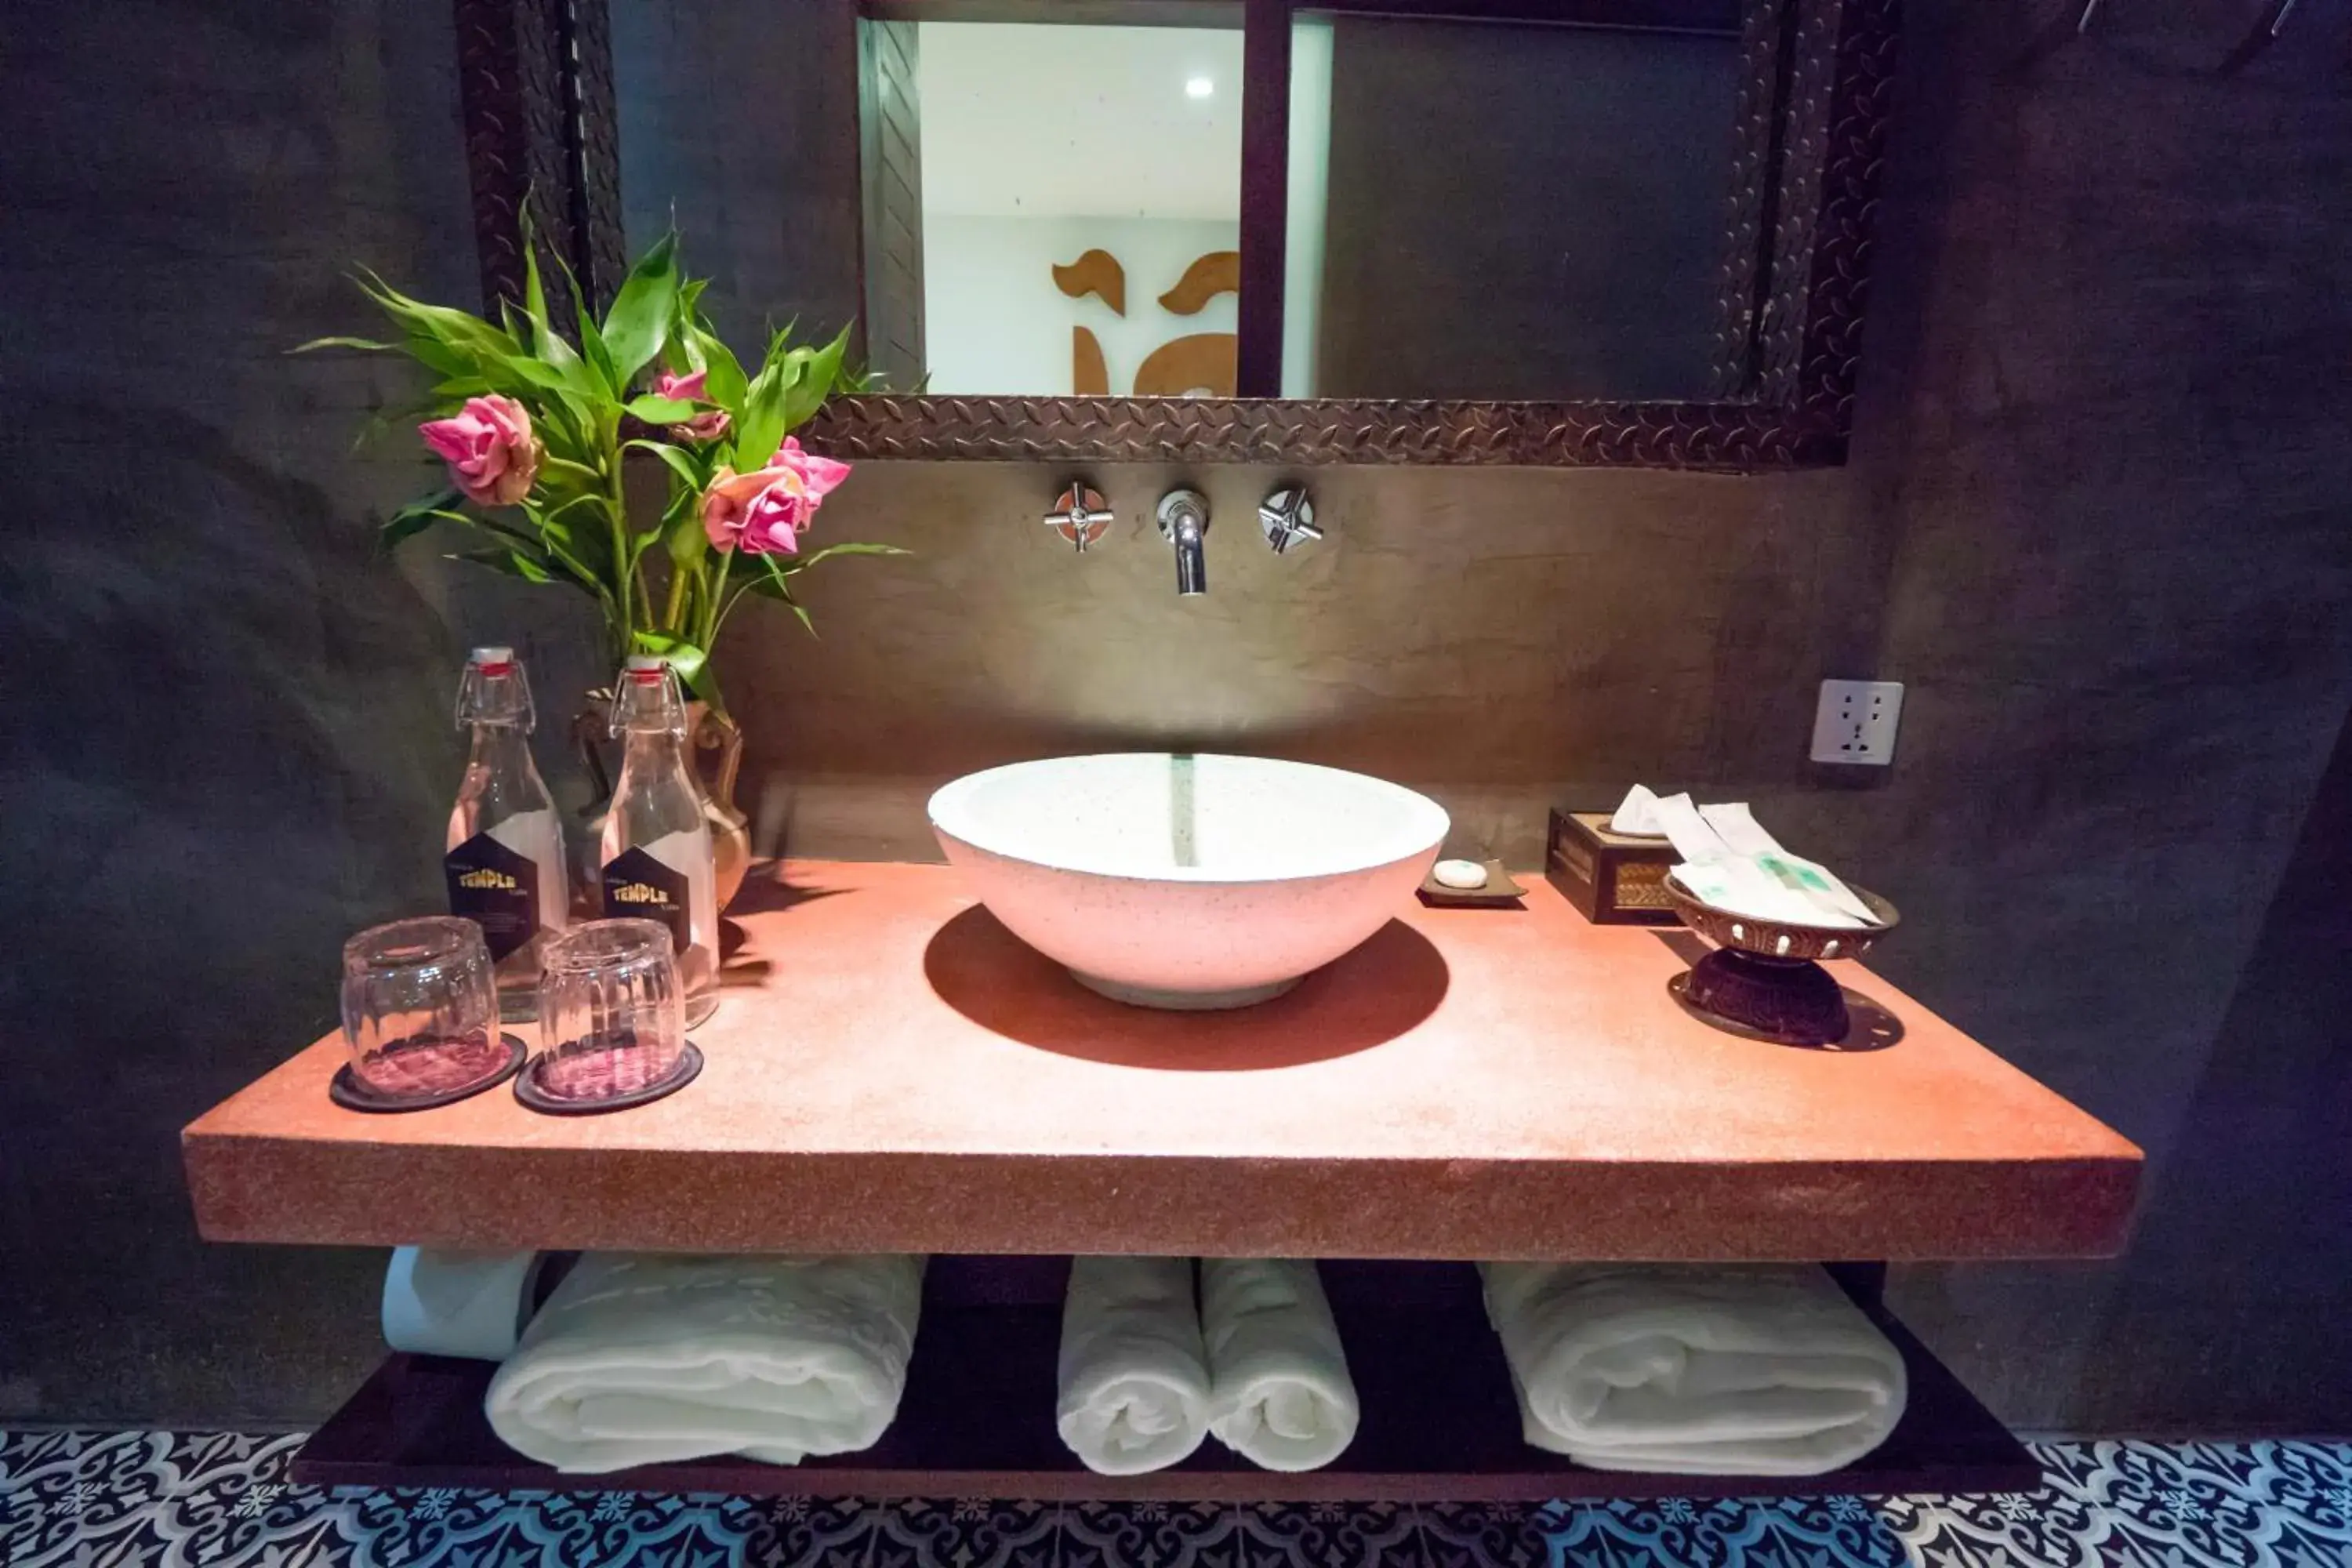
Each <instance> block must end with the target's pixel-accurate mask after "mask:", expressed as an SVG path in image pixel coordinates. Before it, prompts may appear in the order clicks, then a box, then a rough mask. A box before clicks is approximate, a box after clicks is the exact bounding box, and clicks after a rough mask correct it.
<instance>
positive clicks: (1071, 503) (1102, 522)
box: [1045, 479, 1111, 555]
mask: <svg viewBox="0 0 2352 1568" xmlns="http://www.w3.org/2000/svg"><path fill="white" fill-rule="evenodd" d="M1110 523H1111V515H1110V507H1109V505H1108V503H1107V502H1105V501H1104V500H1103V497H1102V491H1100V490H1098V489H1091V488H1090V487H1088V486H1087V485H1086V484H1085V483H1083V482H1082V481H1080V480H1077V479H1072V480H1071V481H1070V483H1069V486H1068V488H1067V489H1064V490H1063V491H1062V493H1061V494H1060V495H1058V496H1055V498H1054V510H1051V511H1049V512H1047V513H1046V514H1045V526H1046V527H1047V528H1050V529H1052V530H1053V531H1055V532H1056V533H1058V534H1060V535H1061V536H1062V537H1063V538H1064V539H1066V540H1068V541H1069V542H1071V543H1072V544H1073V545H1075V546H1076V548H1077V551H1078V553H1079V554H1081V555H1083V554H1085V553H1086V549H1087V545H1089V544H1092V543H1094V542H1096V541H1097V540H1098V539H1100V538H1101V537H1102V536H1103V534H1104V532H1105V531H1107V530H1108V529H1109V527H1110Z"/></svg>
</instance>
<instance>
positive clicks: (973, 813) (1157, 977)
mask: <svg viewBox="0 0 2352 1568" xmlns="http://www.w3.org/2000/svg"><path fill="white" fill-rule="evenodd" d="M930 816H931V827H932V830H933V831H934V832H935V833H936V834H937V835H938V836H939V841H940V848H942V849H943V850H945V851H946V852H947V858H948V859H949V861H950V864H952V865H955V866H957V867H959V868H961V869H962V870H963V872H964V873H965V874H966V875H967V876H969V877H970V878H971V884H972V889H973V890H974V891H975V892H977V893H978V894H979V895H980V899H981V901H982V903H985V904H986V905H987V906H988V908H989V910H990V911H991V912H992V913H993V914H994V915H995V916H996V918H997V919H998V920H1000V921H1003V922H1004V923H1005V925H1006V926H1007V927H1009V928H1010V929H1011V930H1012V931H1013V934H1014V935H1016V936H1018V937H1020V938H1021V939H1022V940H1023V941H1024V942H1027V943H1028V944H1029V945H1030V946H1032V947H1034V948H1035V949H1037V951H1039V952H1043V953H1045V955H1046V956H1047V957H1049V958H1052V959H1055V960H1056V961H1058V962H1059V963H1062V964H1063V965H1065V966H1066V967H1067V968H1068V970H1069V971H1070V973H1072V974H1073V975H1074V976H1076V978H1077V980H1078V981H1079V982H1080V983H1081V984H1085V985H1087V986H1090V987H1092V988H1093V989H1094V990H1096V991H1099V992H1101V993H1102V994H1104V995H1106V996H1110V997H1115V998H1117V999H1118V1000H1119V1001H1121V1002H1130V1003H1134V1004H1136V1005H1139V1006H1146V1007H1178V1008H1211V1007H1243V1006H1247V1005H1250V1004H1251V1003H1253V1002H1263V1001H1265V1000H1266V999H1268V998H1269V997H1273V996H1277V995H1280V994H1282V993H1283V992H1285V991H1287V990H1289V989H1290V987H1291V986H1293V985H1295V984H1297V983H1298V981H1299V980H1300V979H1301V978H1302V977H1303V976H1305V975H1306V974H1307V973H1308V972H1309V971H1311V970H1315V969H1318V968H1320V967H1322V966H1323V965H1324V964H1326V963H1330V962H1331V961H1332V960H1333V959H1335V958H1338V957H1339V955H1340V954H1342V953H1344V952H1348V951H1349V949H1350V948H1353V947H1355V946H1356V945H1357V944H1358V943H1360V942H1362V941H1363V940H1364V939H1365V938H1367V937H1369V936H1370V935H1371V934H1372V933H1373V932H1374V931H1378V930H1380V929H1381V926H1383V925H1385V924H1387V923H1388V921H1389V920H1390V919H1391V917H1392V916H1394V915H1395V914H1396V913H1397V912H1398V910H1401V909H1402V908H1405V907H1406V905H1407V900H1410V899H1411V897H1412V890H1413V889H1414V888H1416V887H1418V886H1419V885H1420V883H1421V879H1422V878H1423V877H1424V876H1425V875H1427V874H1428V871H1429V868H1430V866H1431V864H1432V863H1433V862H1434V861H1435V860H1436V858H1437V850H1438V847H1439V845H1440V844H1441V843H1442V842H1444V837H1445V833H1446V829H1447V827H1448V826H1449V823H1448V821H1447V818H1446V815H1445V812H1444V808H1443V807H1441V806H1439V805H1437V803H1436V802H1434V801H1433V800H1430V799H1428V798H1427V797H1426V796H1423V795H1417V794H1415V793H1414V792H1413V791H1412V790H1409V789H1406V788H1404V787H1403V786H1402V785H1399V784H1387V783H1384V782H1382V781H1381V780H1380V779H1375V778H1367V777H1366V776H1364V775H1363V774H1361V773H1346V772H1343V771H1341V770H1339V769H1338V768H1322V767H1313V766H1310V765H1308V764H1307V763H1284V762H1276V761H1273V760H1271V759H1268V758H1265V757H1231V756H1215V755H1205V754H1203V755H1191V754H1185V753H1173V754H1171V753H1169V752H1116V753H1111V754H1108V755H1102V756H1091V757H1055V758H1049V759H1045V760H1043V761H1039V762H1034V763H1013V765H1011V766H1009V767H1002V768H991V769H989V770H988V771H987V772H985V773H970V774H967V775H966V776H964V777H962V778H960V779H958V780H956V781H955V782H954V783H953V784H949V785H947V786H946V787H945V788H944V789H941V790H940V792H939V793H938V794H937V795H933V796H931V804H930Z"/></svg>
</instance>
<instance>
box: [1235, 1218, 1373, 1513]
mask: <svg viewBox="0 0 2352 1568" xmlns="http://www.w3.org/2000/svg"><path fill="white" fill-rule="evenodd" d="M1201 1333H1202V1340H1203V1341H1204V1342H1205V1343H1206V1345H1207V1347H1208V1352H1209V1386H1210V1394H1209V1430H1210V1431H1211V1432H1212V1433H1213V1434H1214V1435H1215V1436H1216V1438H1217V1440H1218V1441H1219V1442H1221V1443H1223V1445H1224V1446H1225V1447H1228V1448H1231V1449H1233V1450H1234V1452H1235V1453H1237V1454H1239V1455H1241V1456H1242V1457H1243V1458H1245V1459H1248V1460H1250V1461H1251V1462H1252V1463H1254V1464H1256V1465H1259V1466H1262V1467H1264V1468H1266V1469H1269V1470H1315V1469H1320V1468H1323V1467H1324V1466H1325V1465H1328V1464H1329V1463H1330V1462H1331V1461H1332V1460H1334V1459H1336V1458H1339V1455H1340V1454H1341V1453H1342V1452H1344V1451H1345V1450H1346V1448H1347V1447H1348V1445H1349V1443H1351V1442H1353V1441H1355V1437H1356V1424H1357V1421H1358V1420H1359V1419H1360V1416H1361V1415H1362V1409H1361V1407H1360V1405H1358V1404H1357V1403H1356V1385H1355V1383H1354V1382H1353V1380H1351V1379H1350V1378H1349V1376H1348V1357H1347V1355H1346V1353H1345V1352H1343V1351H1342V1350H1341V1349H1340V1348H1339V1328H1338V1326H1337V1325H1336V1324H1334V1323H1333V1322H1332V1321H1331V1303H1330V1301H1329V1300H1328V1298H1326V1297H1325V1296H1324V1294H1323V1280H1322V1277H1321V1276H1320V1275H1319V1274H1318V1273H1317V1271H1316V1268H1315V1264H1314V1262H1313V1261H1312V1260H1311V1259H1302V1258H1257V1259H1244V1258H1202V1259H1201Z"/></svg>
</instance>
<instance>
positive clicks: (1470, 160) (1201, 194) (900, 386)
mask: <svg viewBox="0 0 2352 1568" xmlns="http://www.w3.org/2000/svg"><path fill="white" fill-rule="evenodd" d="M1894 9H1895V0H1077V3H1065V4H1058V5H1047V4H1043V3H1041V0H866V4H863V5H861V4H858V3H856V0H803V3H801V4H797V5H793V6H791V7H789V8H788V10H778V9H777V8H775V7H773V6H761V5H752V4H751V3H750V0H567V3H565V4H562V5H557V4H553V3H552V0H459V5H458V10H459V13H460V28H459V34H460V45H461V61H462V63H463V64H464V66H465V71H464V77H463V82H464V87H465V100H466V112H467V124H468V132H469V133H468V140H467V147H468V155H469V161H470V163H471V165H472V170H471V172H472V174H473V178H474V186H475V194H476V209H477V227H478V236H479V238H480V240H481V242H482V251H483V262H484V277H485V287H486V289H488V291H490V292H491V293H492V294H493V295H497V294H500V293H511V292H512V291H513V290H514V289H517V288H519V286H520V285H519V273H520V258H519V256H518V255H517V254H516V247H515V241H514V240H513V238H512V235H513V232H514V224H513V219H514V216H515V215H516V214H517V212H518V211H519V210H520V206H521V205H522V204H523V203H524V201H525V200H526V199H528V200H529V201H530V203H531V205H533V207H534V209H535V210H536V212H537V213H538V215H539V228H540V232H541V234H542V235H544V236H545V237H546V239H547V243H548V244H549V246H550V247H551V249H556V250H559V251H561V252H562V254H563V255H564V257H565V258H567V259H568V260H570V261H571V262H572V265H573V267H574V268H575V270H577V271H578V272H579V273H580V275H581V276H582V278H583V286H584V287H586V288H588V289H590V290H591V291H592V292H596V291H601V290H604V289H609V288H610V287H611V286H612V283H613V281H614V279H616V278H617V274H618V271H619V266H620V257H621V256H622V254H623V253H624V251H625V248H626V247H625V244H624V239H623V234H622V230H623V228H624V226H627V227H629V228H632V229H634V228H635V227H638V226H642V225H645V224H647V223H652V224H658V223H659V222H661V221H664V218H665V216H666V215H665V212H664V209H663V208H662V207H661V206H660V205H659V196H660V195H661V193H665V192H666V193H668V199H669V200H670V202H671V203H672V204H673V205H674V207H675V210H677V212H678V213H679V214H680V215H681V216H680V219H679V221H680V222H681V223H682V224H685V225H686V226H687V228H688V235H687V237H688V253H689V254H692V255H694V256H696V257H697V258H698V262H699V263H700V264H702V265H705V266H711V265H712V258H709V256H708V255H707V247H708V246H709V243H710V241H711V239H712V238H713V237H715V238H716V240H717V242H718V243H719V247H721V248H731V249H733V250H734V251H735V252H736V254H735V255H734V256H732V257H727V256H722V257H719V258H717V265H716V266H715V267H713V270H714V271H715V272H716V273H718V274H719V277H720V278H721V279H723V280H724V281H723V282H722V284H721V285H719V286H715V287H714V294H717V293H718V292H719V289H720V288H725V289H730V290H731V291H732V295H733V297H734V298H735V300H737V302H738V303H739V304H740V306H741V307H742V308H743V309H744V310H746V311H747V312H764V313H765V314H767V315H770V316H772V317H773V318H774V319H777V320H782V319H783V318H784V317H786V316H788V315H795V314H797V315H799V316H800V317H801V319H802V320H803V323H804V324H816V323H825V324H829V322H830V321H838V320H841V319H845V318H847V317H850V316H853V315H854V316H856V317H857V318H858V319H859V321H860V337H861V340H862V345H863V353H864V358H865V363H866V365H867V367H868V368H869V370H870V372H871V374H872V376H873V378H874V380H873V389H872V390H871V391H869V392H868V393H866V394H864V395H857V396H852V397H844V398H839V399H836V400H835V402H834V403H833V404H832V405H828V407H827V408H826V409H825V410H824V413H823V414H821V415H820V416H819V417H818V420H817V422H816V424H815V425H814V426H813V427H812V430H811V432H810V438H811V439H812V440H814V441H821V442H823V443H824V444H825V446H826V447H827V449H829V450H832V451H835V452H837V453H839V454H840V455H842V456H845V457H849V458H1024V459H1038V460H1060V461H1066V462H1088V461H1119V460H1177V461H1192V462H1218V461H1250V462H1276V463H1299V464H1306V463H1319V462H1422V463H1520V464H1616V465H1627V466H1647V467H1664V468H1718V469H1729V470H1750V469H1757V468H1791V467H1808V466H1820V465H1824V464H1833V463H1837V462H1841V461H1843V458H1844V452H1845V443H1846V432H1847V421H1848V410H1849V404H1850V391H1851V386H1852V382H1853V373H1854V365H1855V360H1856V356H1857V354H1858V352H1859V342H1860V333H1859V327H1860V321H1861V306H1862V302H1863V298H1864V289H1865V285H1866V279H1867V268H1868V260H1869V250H1870V247H1869V233H1868V230H1869V222H1870V214H1871V206H1872V201H1873V196H1874V184H1875V180H1876V175H1877V169H1878V164H1879V161H1880V158H1881V154H1882V151H1883V144H1884V138H1885V109H1886V104H1885V97H1886V75H1887V68H1888V65H1889V60H1890V56H1891V50H1892V45H1893V37H1894V26H1893V17H1894ZM616 34H617V35H618V37H619V39H620V44H621V47H619V48H618V49H617V50H616V49H615V47H614V38H615V35H616ZM747 118H748V119H749V120H750V121H753V122H754V123H753V124H751V125H748V126H747V125H745V124H744V123H743V121H745V120H746V119H747ZM853 131H854V134H853V133H852V132H853ZM624 185H626V186H627V187H628V189H626V190H625V189H624V188H623V187H624ZM526 193H528V197H527V196H526ZM625 196H626V197H627V198H628V201H627V204H626V205H625V203H624V199H623V198H624V197H625ZM648 198H653V199H654V203H655V205H652V206H651V207H650V209H648V210H641V207H642V206H643V205H644V204H645V203H646V201H647V199H648ZM624 211H626V213H627V214H628V216H627V218H626V222H625V223H624V216H623V215H624ZM689 212H693V213H706V214H712V213H724V214H725V215H726V217H725V222H724V224H723V226H713V233H712V235H709V236H706V235H698V234H697V233H696V232H695V231H694V228H693V226H692V224H691V222H690V221H689V220H688V217H687V216H685V215H687V214H688V213H689ZM644 238H645V237H644V236H637V237H636V239H637V242H638V243H640V244H641V243H643V240H644Z"/></svg>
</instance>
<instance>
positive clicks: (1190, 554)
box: [1159, 489, 1209, 598]
mask: <svg viewBox="0 0 2352 1568" xmlns="http://www.w3.org/2000/svg"><path fill="white" fill-rule="evenodd" d="M1159 517H1160V537H1161V538H1162V539H1165V540H1167V541H1168V542H1169V543H1170V544H1171V545H1173V546H1175V549H1176V592H1177V593H1178V594H1179V595H1181V596H1184V597H1187V598H1189V597H1191V596H1192V595H1196V594H1205V593H1207V592H1208V591H1209V565H1208V559H1207V556H1206V554H1205V552H1203V550H1202V538H1203V536H1204V535H1205V534H1206V533H1207V532H1208V531H1209V500H1208V498H1207V497H1206V496H1204V495H1202V493H1201V492H1200V491H1198V490H1192V489H1174V490H1170V491H1169V492H1168V493H1167V494H1166V495H1164V496H1161V497H1160V512H1159Z"/></svg>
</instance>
